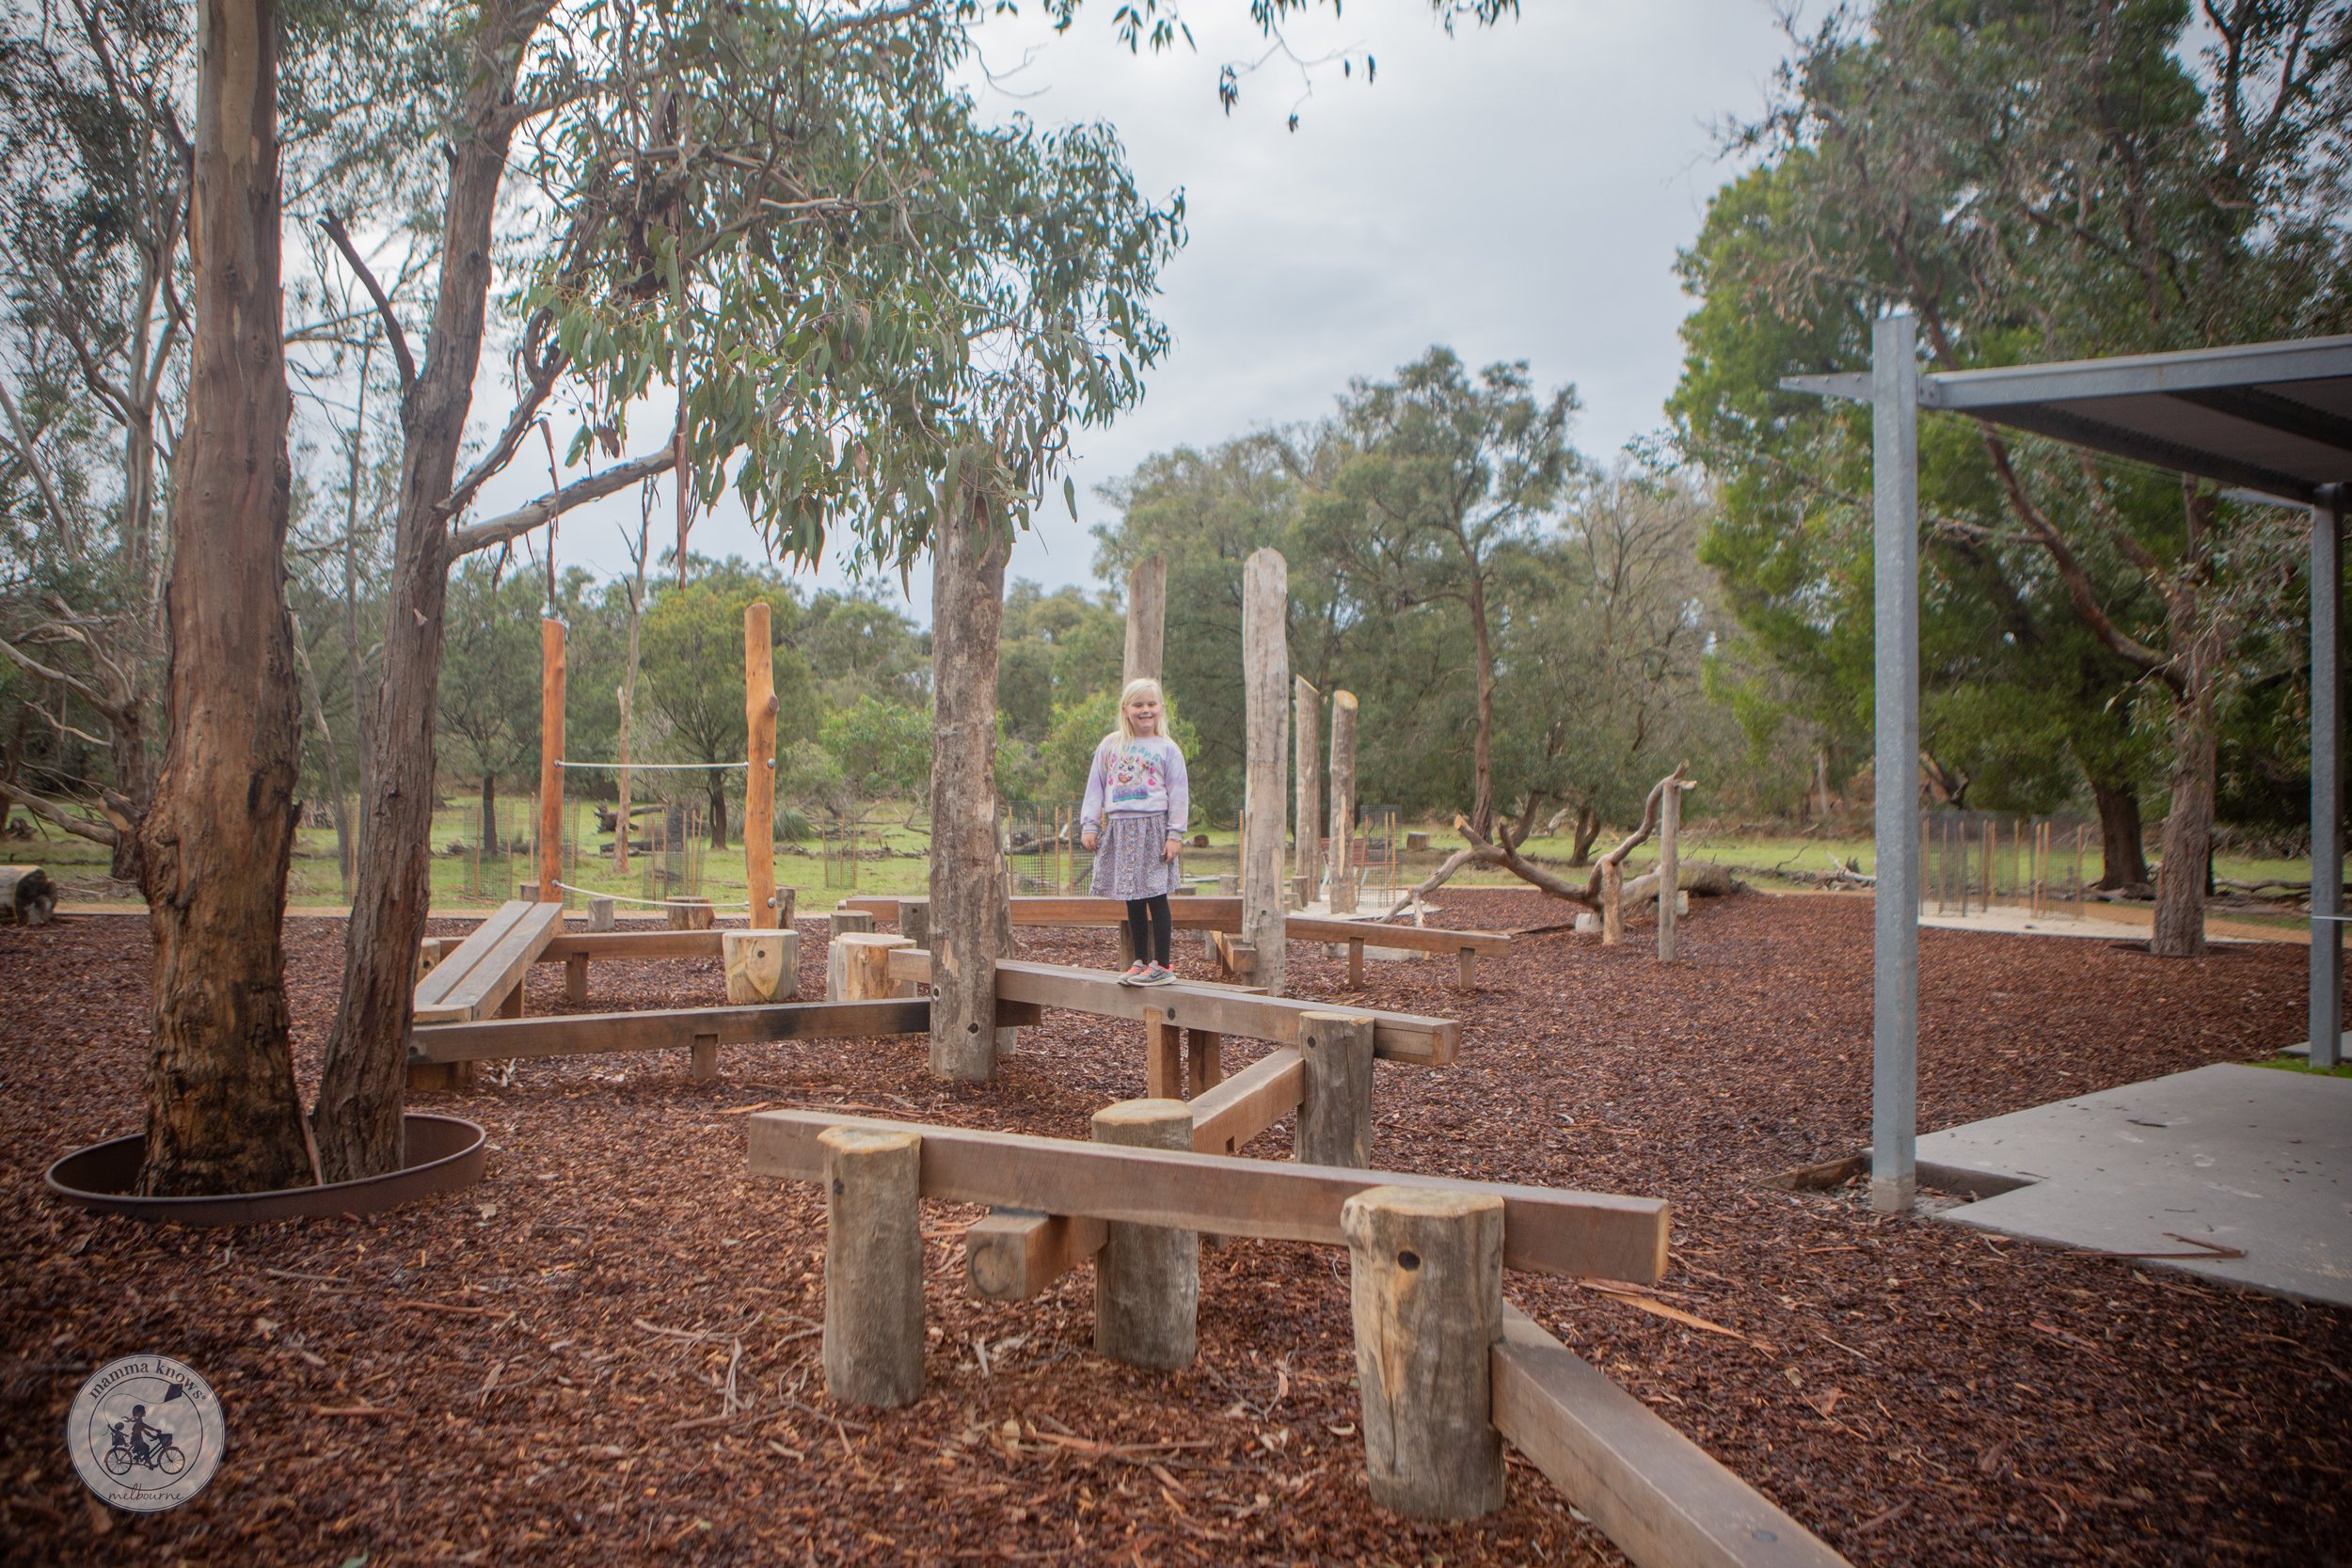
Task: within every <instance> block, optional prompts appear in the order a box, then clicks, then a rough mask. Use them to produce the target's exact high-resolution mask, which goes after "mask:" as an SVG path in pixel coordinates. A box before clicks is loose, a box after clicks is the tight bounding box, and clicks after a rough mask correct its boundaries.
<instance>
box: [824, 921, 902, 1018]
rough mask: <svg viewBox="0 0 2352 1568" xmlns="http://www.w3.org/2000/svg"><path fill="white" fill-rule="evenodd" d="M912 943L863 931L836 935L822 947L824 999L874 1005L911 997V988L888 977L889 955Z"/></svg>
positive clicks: (899, 937) (899, 938)
mask: <svg viewBox="0 0 2352 1568" xmlns="http://www.w3.org/2000/svg"><path fill="white" fill-rule="evenodd" d="M913 945H914V943H912V942H908V941H907V939H906V938H904V937H901V936H892V935H888V934H886V933H882V932H874V931H865V932H850V933H849V934H848V935H845V936H836V937H834V939H833V941H831V942H827V943H826V944H825V1000H826V1001H828V1002H876V1001H881V1000H882V999H884V998H886V997H892V996H912V995H914V987H913V986H911V985H906V984H904V983H902V982H899V981H897V980H893V979H892V978H891V977H890V955H891V953H892V952H893V951H894V950H895V949H898V948H900V947H912V946H913Z"/></svg>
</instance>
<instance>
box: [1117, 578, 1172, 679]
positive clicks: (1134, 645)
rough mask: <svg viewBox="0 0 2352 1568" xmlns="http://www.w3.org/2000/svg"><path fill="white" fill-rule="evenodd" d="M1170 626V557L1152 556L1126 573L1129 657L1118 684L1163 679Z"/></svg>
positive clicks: (1125, 661)
mask: <svg viewBox="0 0 2352 1568" xmlns="http://www.w3.org/2000/svg"><path fill="white" fill-rule="evenodd" d="M1167 628H1168V557H1166V556H1164V555H1151V556H1146V557H1144V558H1143V559H1142V560H1141V561H1138V562H1136V564H1135V568H1134V570H1132V571H1130V572H1129V573H1128V574H1127V657H1126V658H1125V660H1124V661H1123V663H1124V668H1123V671H1122V673H1120V678H1119V684H1120V687H1121V688H1124V687H1125V686H1126V684H1127V683H1128V682H1129V681H1134V680H1158V679H1159V678H1160V648H1161V644H1162V642H1163V641H1165V640H1166V633H1167Z"/></svg>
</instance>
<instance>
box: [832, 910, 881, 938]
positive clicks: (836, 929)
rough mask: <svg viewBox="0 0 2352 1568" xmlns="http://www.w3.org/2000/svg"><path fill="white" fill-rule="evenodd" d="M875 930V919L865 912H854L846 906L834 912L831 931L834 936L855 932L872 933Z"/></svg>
mask: <svg viewBox="0 0 2352 1568" xmlns="http://www.w3.org/2000/svg"><path fill="white" fill-rule="evenodd" d="M873 928H874V917H873V915H871V914H870V913H868V912H867V911H865V910H853V909H851V908H850V906H849V905H847V904H844V905H842V906H841V907H840V908H838V909H836V910H834V911H833V924H832V927H831V929H832V931H833V934H834V936H841V935H844V934H845V933H849V932H854V931H870V930H872V929H873Z"/></svg>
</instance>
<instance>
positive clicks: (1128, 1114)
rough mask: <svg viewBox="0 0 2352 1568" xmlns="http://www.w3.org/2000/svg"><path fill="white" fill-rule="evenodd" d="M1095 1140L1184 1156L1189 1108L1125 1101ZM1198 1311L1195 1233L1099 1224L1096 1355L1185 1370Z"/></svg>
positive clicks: (1108, 1109) (1098, 1122)
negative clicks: (1181, 1152) (1101, 1231)
mask: <svg viewBox="0 0 2352 1568" xmlns="http://www.w3.org/2000/svg"><path fill="white" fill-rule="evenodd" d="M1094 1141H1095V1142H1096V1143H1100V1144H1122V1145H1125V1146H1128V1147H1130V1148H1173V1149H1180V1150H1185V1151H1189V1150H1190V1149H1191V1148H1192V1111H1191V1108H1190V1107H1188V1106H1187V1105H1185V1104H1184V1101H1181V1100H1123V1101H1120V1102H1119V1103H1118V1104H1116V1105H1108V1106H1105V1107H1104V1108H1103V1109H1102V1110H1100V1111H1097V1112H1095V1113H1094ZM1498 1332H1499V1331H1498ZM1199 1333H1200V1235H1199V1233H1198V1232H1196V1231H1191V1230H1170V1229H1167V1228H1165V1227H1160V1226H1152V1225H1129V1224H1125V1223H1113V1224H1111V1225H1108V1226H1105V1227H1104V1236H1103V1250H1102V1251H1101V1252H1100V1253H1098V1254H1096V1255H1095V1260H1094V1348H1095V1349H1096V1350H1098V1351H1100V1352H1102V1353H1103V1354H1104V1355H1107V1356H1109V1357H1110V1358H1111V1359H1112V1360H1114V1361H1124V1362H1126V1363H1127V1364H1128V1365H1129V1366H1133V1367H1151V1368H1154V1369H1157V1370H1163V1371H1173V1370H1177V1369H1179V1368H1183V1367H1189V1366H1191V1365H1192V1359H1193V1354H1194V1352H1195V1350H1196V1349H1197V1348H1198V1343H1199Z"/></svg>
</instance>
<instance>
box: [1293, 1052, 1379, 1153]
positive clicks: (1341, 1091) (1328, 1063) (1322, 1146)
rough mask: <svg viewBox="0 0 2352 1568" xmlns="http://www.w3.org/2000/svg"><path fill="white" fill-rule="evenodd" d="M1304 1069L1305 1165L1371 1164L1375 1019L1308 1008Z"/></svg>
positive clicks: (1301, 1133)
mask: <svg viewBox="0 0 2352 1568" xmlns="http://www.w3.org/2000/svg"><path fill="white" fill-rule="evenodd" d="M1298 1054H1299V1058H1300V1061H1301V1064H1302V1066H1303V1067H1304V1068H1305V1069H1306V1070H1305V1084H1304V1085H1303V1087H1304V1092H1303V1093H1302V1094H1301V1095H1300V1097H1299V1101H1298V1137H1297V1140H1296V1144H1295V1158H1296V1160H1297V1162H1298V1163H1299V1164H1304V1165H1344V1166H1346V1167H1348V1168H1349V1169H1351V1170H1368V1169H1370V1168H1371V1166H1372V1020H1370V1019H1368V1018H1364V1017H1361V1016H1359V1015H1358V1014H1355V1013H1309V1014H1307V1015H1306V1016H1305V1017H1303V1018H1301V1019H1300V1020H1299V1021H1298Z"/></svg>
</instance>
